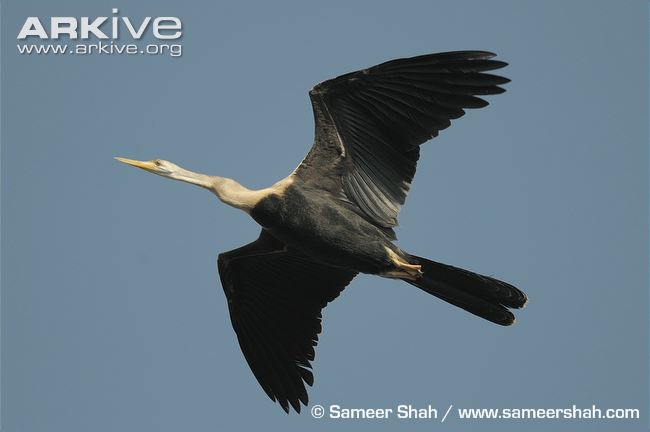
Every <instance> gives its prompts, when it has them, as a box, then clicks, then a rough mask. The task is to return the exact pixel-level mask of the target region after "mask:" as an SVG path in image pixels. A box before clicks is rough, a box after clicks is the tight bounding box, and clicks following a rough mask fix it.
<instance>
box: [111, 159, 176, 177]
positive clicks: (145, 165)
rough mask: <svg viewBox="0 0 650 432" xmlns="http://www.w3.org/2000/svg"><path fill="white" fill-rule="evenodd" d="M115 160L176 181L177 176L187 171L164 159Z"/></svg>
mask: <svg viewBox="0 0 650 432" xmlns="http://www.w3.org/2000/svg"><path fill="white" fill-rule="evenodd" d="M115 160H117V161H120V162H122V163H125V164H127V165H131V166H134V167H137V168H141V169H143V170H145V171H149V172H150V173H154V174H158V175H160V176H163V177H169V178H173V179H176V177H175V176H178V175H179V174H180V173H181V172H182V171H185V170H184V169H183V168H181V167H179V166H178V165H176V164H174V163H171V162H169V161H166V160H162V159H153V160H150V161H138V160H133V159H126V158H121V157H116V158H115Z"/></svg>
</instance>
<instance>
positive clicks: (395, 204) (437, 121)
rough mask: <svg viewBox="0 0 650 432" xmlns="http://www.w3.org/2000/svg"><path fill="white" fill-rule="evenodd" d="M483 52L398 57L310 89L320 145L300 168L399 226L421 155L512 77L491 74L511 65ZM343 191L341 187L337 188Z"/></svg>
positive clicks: (309, 178)
mask: <svg viewBox="0 0 650 432" xmlns="http://www.w3.org/2000/svg"><path fill="white" fill-rule="evenodd" d="M493 57H494V54H492V53H489V52H484V51H455V52H447V53H439V54H429V55H423V56H419V57H413V58H407V59H398V60H393V61H389V62H386V63H382V64H380V65H377V66H374V67H371V68H369V69H364V70H360V71H357V72H352V73H348V74H345V75H341V76H339V77H338V78H334V79H331V80H328V81H324V82H322V83H320V84H318V85H317V86H315V87H314V88H313V89H312V90H311V91H310V92H309V96H310V98H311V102H312V107H313V110H314V118H315V122H316V135H315V139H314V146H313V147H312V149H311V150H310V152H309V154H308V155H307V156H306V157H305V159H304V160H303V162H302V163H301V165H300V166H299V167H298V168H297V169H296V171H295V174H296V176H297V177H299V178H300V179H301V180H302V181H303V182H304V183H306V184H310V183H311V184H312V185H313V186H316V187H321V188H325V189H328V190H329V191H330V192H336V193H340V194H341V196H342V197H343V198H344V199H347V200H349V201H351V202H353V203H355V204H356V205H357V206H358V207H359V209H360V210H361V212H362V214H363V215H364V216H365V217H366V219H368V220H369V221H371V222H373V223H374V224H376V225H378V226H383V227H391V226H395V225H397V215H398V213H399V211H400V207H401V205H402V204H404V200H405V199H406V194H407V193H408V191H409V188H410V184H411V181H412V180H413V176H414V175H415V168H416V164H417V160H418V157H419V154H420V153H419V145H420V144H422V143H423V142H425V141H427V140H429V139H430V138H432V137H435V136H437V135H438V131H440V130H442V129H445V128H446V127H448V126H449V125H450V123H451V122H450V120H452V119H456V118H458V117H460V116H462V115H463V114H464V113H465V111H464V109H466V108H481V107H484V106H486V105H488V103H487V102H486V101H485V100H483V99H481V98H479V97H477V95H491V94H498V93H502V92H503V91H504V89H503V88H501V87H499V85H501V84H505V83H507V82H509V80H508V79H507V78H503V77H500V76H496V75H491V74H488V73H485V72H486V71H491V70H494V69H499V68H501V67H503V66H506V63H504V62H501V61H497V60H493V59H492V58H493ZM337 189H338V190H337Z"/></svg>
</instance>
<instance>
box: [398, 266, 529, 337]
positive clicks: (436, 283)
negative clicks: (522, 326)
mask: <svg viewBox="0 0 650 432" xmlns="http://www.w3.org/2000/svg"><path fill="white" fill-rule="evenodd" d="M409 261H411V262H414V261H415V262H417V264H420V265H421V266H422V268H421V270H422V275H421V276H420V277H419V278H418V279H416V280H409V279H403V280H404V281H406V282H408V283H410V284H411V285H415V286H416V287H418V288H420V289H421V290H423V291H426V292H428V293H429V294H433V295H434V296H436V297H438V298H441V299H442V300H444V301H446V302H448V303H451V304H453V305H454V306H458V307H460V308H463V309H465V310H466V311H468V312H471V313H473V314H474V315H477V316H480V317H481V318H485V319H486V320H489V321H492V322H493V323H496V324H500V325H504V326H507V325H510V324H513V323H514V322H515V317H514V315H513V314H512V312H510V311H509V310H508V308H516V309H518V308H521V307H523V306H524V305H525V304H526V302H527V301H528V298H527V297H526V294H525V293H524V292H523V291H520V290H519V289H517V288H515V287H514V286H512V285H510V284H508V283H506V282H502V281H500V280H497V279H494V278H491V277H489V276H483V275H480V274H477V273H472V272H471V271H468V270H463V269H460V268H457V267H452V266H450V265H446V264H441V263H438V262H435V261H430V260H428V259H426V258H421V257H418V256H415V255H411V260H409Z"/></svg>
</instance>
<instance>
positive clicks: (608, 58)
mask: <svg viewBox="0 0 650 432" xmlns="http://www.w3.org/2000/svg"><path fill="white" fill-rule="evenodd" d="M113 7H119V8H120V16H129V17H132V18H133V19H136V18H137V19H142V17H143V16H147V15H149V16H154V17H155V16H165V15H171V16H178V17H180V18H181V19H182V21H183V25H184V36H183V38H182V43H183V49H184V52H183V56H182V57H180V58H170V57H168V56H106V55H104V56H99V55H93V56H85V57H84V56H34V55H33V56H21V55H19V54H18V53H17V50H16V35H17V34H18V31H19V29H20V27H21V25H22V23H23V22H24V20H25V18H26V17H27V16H39V17H41V18H44V19H47V18H48V17H50V16H77V17H79V16H90V17H94V16H110V15H111V8H113ZM1 12H2V426H3V430H6V431H8V432H14V431H25V432H40V431H43V432H45V431H47V432H53V431H56V432H58V431H61V432H77V431H79V432H81V431H84V432H86V431H94V432H104V431H156V432H165V431H181V430H191V431H215V430H231V431H240V430H241V431H250V430H260V429H262V430H269V429H272V430H283V431H287V432H289V431H304V430H327V431H363V430H369V429H371V428H372V429H373V430H378V431H394V430H396V429H397V428H399V429H400V430H405V431H425V430H426V431H430V430H447V431H461V430H463V431H474V430H476V431H515V430H517V431H518V430H539V431H542V430H551V429H553V430H567V431H568V430H613V429H614V428H615V429H616V430H619V431H627V430H630V431H640V430H646V429H647V425H648V417H647V414H648V409H647V408H648V393H647V390H648V243H647V242H648V228H647V222H648V104H647V99H648V84H647V82H648V54H647V53H648V42H647V41H648V29H647V26H648V11H647V5H646V2H644V1H632V0H630V1H624V2H621V1H613V0H612V1H571V2H567V1H559V0H558V1H545V2H540V1H520V0H510V1H505V0H503V1H490V2H486V1H483V0H462V1H458V0H454V1H451V0H449V1H406V2H392V1H363V2H349V1H338V0H337V1H327V2H318V3H316V2H298V1H296V2H283V1H277V2H261V1H260V2H245V1H242V2H229V3H224V2H221V1H214V2H203V3H201V4H198V3H197V2H178V1H169V0H164V1H158V0H157V1H153V0H147V1H139V2H121V3H120V2H116V1H104V0H92V1H88V0H84V1H81V0H61V1H57V2H50V1H45V0H42V1H17V0H14V1H4V2H3V3H2V11H1ZM125 39H126V40H127V41H128V38H125ZM456 49H483V50H491V51H494V52H496V53H498V55H499V58H500V59H503V60H505V61H507V62H509V63H510V66H509V67H508V68H506V69H504V70H502V73H503V74H504V75H506V76H508V77H509V78H511V79H512V83H511V84H509V85H508V86H507V90H508V91H507V92H506V93H505V94H503V95H498V96H494V97H491V98H490V99H489V100H490V102H491V105H490V107H488V108H486V109H482V110H477V111H472V112H469V113H468V115H466V116H465V117H463V118H462V119H460V120H458V121H456V122H455V123H454V124H453V125H452V127H451V128H449V129H447V130H445V131H444V132H443V133H441V135H440V137H438V138H436V139H435V140H434V141H431V142H429V143H427V144H426V145H424V146H423V149H422V157H421V159H420V164H419V170H418V173H417V176H416V179H415V182H414V185H413V189H412V192H411V194H410V196H409V198H408V201H407V205H406V206H405V207H404V209H403V211H402V213H401V219H400V222H401V226H400V227H399V230H398V235H399V237H400V245H401V246H402V247H403V248H404V249H406V250H408V251H411V252H413V253H416V254H418V255H423V256H427V257H430V258H432V259H435V260H438V261H443V262H447V263H450V264H454V265H456V266H462V267H466V268H469V269H472V270H474V271H478V272H482V273H486V274H492V275H494V276H496V277H499V278H502V279H505V280H507V281H510V282H512V283H514V284H516V285H517V286H519V287H521V288H522V289H524V290H525V291H526V292H527V293H528V294H529V297H530V304H529V306H528V307H527V308H526V309H524V310H522V311H520V312H519V313H517V318H518V322H517V324H516V325H515V326H513V327H509V328H502V327H499V326H496V325H491V324H490V323H488V322H485V321H482V320H480V319H478V318H475V317H473V316H472V315H469V314H467V313H465V312H464V311H461V310H459V309H456V308H454V307H451V306H450V305H448V304H446V303H443V302H441V301H439V300H437V299H435V298H433V297H430V296H428V295H427V294H425V293H423V292H421V291H419V290H417V289H415V288H413V287H411V286H409V285H407V284H404V283H400V282H398V281H391V280H380V279H378V278H373V277H368V276H362V277H358V278H357V279H355V280H354V282H353V283H352V285H351V286H350V287H349V288H348V289H346V291H345V292H344V293H343V294H342V295H341V297H340V298H339V299H337V300H336V302H334V303H333V304H331V305H330V306H329V307H328V308H327V309H326V310H325V311H324V332H323V334H322V336H321V342H320V344H319V346H318V349H317V355H316V362H315V364H314V366H315V375H316V383H315V387H314V388H313V389H311V392H310V401H311V403H312V404H322V405H329V404H340V405H343V406H346V407H366V408H370V407H374V408H382V407H395V406H396V405H398V404H403V403H404V404H408V403H410V404H413V405H414V406H418V407H420V406H427V405H428V404H431V405H432V406H434V407H436V408H438V409H439V410H441V411H443V412H444V410H446V408H447V407H448V406H449V404H454V407H455V408H469V407H479V408H492V407H494V408H515V407H527V408H528V407H530V408H566V407H571V406H572V405H573V404H576V405H578V406H579V407H591V406H592V404H595V405H597V406H598V407H601V408H603V409H604V408H639V409H641V415H642V419H641V420H638V421H618V422H616V423H614V422H612V421H609V422H608V421H584V420H583V421H580V420H562V421H549V420H547V421H544V420H537V421H505V420H503V421H496V420H493V421H487V420H486V421H474V422H470V421H462V420H460V419H458V418H457V416H455V415H454V414H453V412H452V414H450V416H449V418H448V419H447V420H446V422H445V423H444V424H440V423H439V422H438V423H437V422H433V421H429V420H412V421H404V420H402V421H398V420H377V421H372V422H369V421H333V420H327V419H321V420H315V419H313V418H312V417H311V416H310V415H309V412H308V410H306V411H305V412H304V413H303V414H302V415H300V416H296V415H290V416H287V415H285V414H284V413H283V412H282V410H281V409H280V408H279V406H277V405H275V404H273V403H272V402H271V401H270V400H268V399H267V397H266V395H265V394H264V393H263V392H262V390H261V389H260V388H259V386H258V384H257V382H256V381H255V379H254V377H253V375H252V374H251V372H250V371H249V369H248V366H247V364H246V363H245V361H244V358H243V356H242V354H241V352H240V350H239V346H238V344H237V341H236V337H235V334H234V332H233V331H232V328H231V324H230V321H229V317H228V312H227V306H226V301H225V297H224V294H223V291H222V289H221V286H220V283H219V281H218V276H217V272H216V266H215V259H216V255H217V253H219V252H222V251H226V250H230V249H233V248H235V247H238V246H240V245H243V244H245V243H248V242H249V241H251V240H253V239H255V238H256V237H257V235H258V231H259V229H258V227H257V226H256V224H255V223H254V222H253V221H252V220H251V219H249V218H248V217H247V216H246V215H244V214H243V213H241V212H239V211H236V210H233V209H231V208H228V207H226V206H224V205H221V204H220V203H218V202H217V201H216V199H215V198H214V197H213V196H211V195H210V194H208V193H207V192H205V191H203V190H200V189H199V188H195V187H191V186H189V185H186V184H181V183H177V182H172V181H168V180H165V179H162V178H160V177H156V176H153V175H150V174H147V173H144V172H140V171H137V170H135V169H132V168H129V167H126V166H124V165H121V164H119V163H117V162H115V161H114V160H113V159H112V157H113V156H125V157H130V158H136V159H151V158H155V157H160V158H164V159H168V160H171V161H174V162H176V163H178V164H180V165H182V166H185V167H187V168H189V169H193V170H196V171H200V172H205V173H210V174H215V175H221V176H227V177H233V178H236V179H238V180H239V181H241V182H242V183H243V184H245V185H247V186H249V187H264V186H267V185H269V184H271V183H273V182H274V181H276V180H278V179H280V178H282V177H284V176H286V175H287V174H288V173H289V172H290V171H291V170H293V168H294V167H295V166H296V165H297V164H298V163H299V162H300V160H301V159H302V158H303V156H304V155H305V154H306V152H307V150H308V149H309V147H310V146H311V142H312V139H313V123H312V114H311V107H310V104H309V98H308V96H307V91H308V90H309V89H310V88H311V86H313V85H314V84H315V83H317V82H319V81H322V80H325V79H327V78H331V77H334V76H336V75H339V74H342V73H346V72H349V71H353V70H356V69H359V68H362V67H366V66H371V65H373V64H376V63H379V62H382V61H385V60H390V59H393V58H397V57H405V56H411V55H418V54H425V53H430V52H436V51H448V50H456Z"/></svg>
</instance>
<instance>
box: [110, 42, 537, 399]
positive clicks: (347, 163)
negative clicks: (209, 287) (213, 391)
mask: <svg viewBox="0 0 650 432" xmlns="http://www.w3.org/2000/svg"><path fill="white" fill-rule="evenodd" d="M492 57H494V54H492V53H488V52H484V51H457V52H448V53H439V54H429V55H424V56H419V57H413V58H408V59H399V60H393V61H389V62H386V63H382V64H380V65H377V66H374V67H372V68H368V69H363V70H360V71H357V72H352V73H349V74H345V75H341V76H339V77H337V78H334V79H331V80H328V81H325V82H323V83H320V84H318V85H317V86H315V87H314V88H313V89H312V90H311V91H310V92H309V95H310V98H311V102H312V108H313V111H314V118H315V123H316V132H315V138H314V145H313V146H312V148H311V150H310V151H309V153H308V154H307V156H306V157H305V158H304V160H303V161H302V162H301V164H300V165H299V166H298V167H297V168H296V169H295V170H294V171H293V172H292V173H291V174H290V175H289V176H287V177H286V178H285V179H283V180H281V181H279V182H277V183H275V184H274V185H272V186H270V187H268V188H264V189H261V190H250V189H248V188H246V187H244V186H242V185H241V184H239V183H238V182H236V181H234V180H231V179H226V178H222V177H217V176H209V175H205V174H198V173H193V172H191V171H188V170H185V169H183V168H181V167H179V166H177V165H175V164H173V163H171V162H167V161H162V160H153V161H148V162H140V161H134V160H129V159H122V158H117V159H118V160H120V161H122V162H125V163H127V164H130V165H134V166H137V167H139V168H143V169H145V170H147V171H150V172H153V173H155V174H158V175H162V176H165V177H168V178H172V179H175V180H180V181H185V182H188V183H192V184H195V185H198V186H201V187H203V188H205V189H208V190H210V191H211V192H213V193H214V194H215V195H216V196H217V197H218V198H219V199H220V200H221V201H222V202H224V203H226V204H228V205H230V206H232V207H235V208H237V209H240V210H243V211H245V212H246V213H248V214H249V215H250V216H251V217H252V218H253V219H254V220H255V221H256V222H258V223H259V224H260V225H261V227H262V231H261V233H260V234H259V237H258V239H257V240H255V241H253V242H251V243H249V244H247V245H245V246H242V247H240V248H237V249H234V250H232V251H229V252H224V253H221V254H219V257H218V269H219V275H220V278H221V282H222V285H223V289H224V292H225V294H226V297H227V299H228V308H229V311H230V317H231V321H232V324H233V328H234V330H235V332H236V334H237V338H238V340H239V344H240V347H241V349H242V352H243V354H244V357H245V358H246V361H247V362H248V364H249V366H250V368H251V370H252V371H253V374H254V375H255V377H256V378H257V380H258V382H259V383H260V385H261V386H262V388H263V389H264V391H265V392H266V393H267V395H268V396H269V397H270V398H271V399H272V400H274V401H278V402H279V403H280V405H281V406H282V407H283V408H284V409H285V411H287V412H288V411H289V406H290V405H291V406H292V407H293V408H294V409H295V410H296V411H298V412H299V411H300V403H301V402H302V403H303V404H305V405H306V404H307V403H308V398H307V392H306V389H305V383H306V384H308V385H312V383H313V375H312V373H311V370H310V369H311V361H312V360H313V359H314V346H315V345H316V343H317V341H318V334H319V333H320V331H321V310H322V309H323V308H324V307H325V306H326V305H327V303H328V302H330V301H332V300H333V299H335V298H336V297H337V296H338V295H339V293H340V292H341V291H342V290H343V289H344V288H345V287H346V286H347V285H348V284H349V283H350V281H351V280H352V279H353V278H354V277H355V276H356V275H357V274H358V273H367V274H373V275H378V276H382V277H389V278H395V279H401V280H403V281H405V282H407V283H409V284H411V285H414V286H416V287H418V288H420V289H421V290H423V291H425V292H427V293H429V294H432V295H434V296H436V297H439V298H441V299H443V300H445V301H447V302H449V303H451V304H453V305H455V306H458V307H460V308H462V309H465V310H467V311H469V312H471V313H472V314H474V315H477V316H479V317H481V318H484V319H486V320H489V321H492V322H494V323H497V324H501V325H510V324H512V323H513V322H514V316H513V315H512V313H511V312H510V311H509V310H508V309H509V308H520V307H522V306H523V305H524V304H525V303H526V301H527V298H526V295H525V294H524V293H523V292H522V291H520V290H518V289H517V288H515V287H514V286H512V285H510V284H508V283H505V282H502V281H500V280H498V279H494V278H492V277H488V276H483V275H480V274H477V273H473V272H471V271H468V270H463V269H460V268H456V267H452V266H449V265H446V264H441V263H437V262H435V261H431V260H428V259H426V258H422V257H419V256H416V255H412V254H409V253H407V252H405V251H404V250H402V249H401V248H400V247H398V246H397V244H396V240H397V236H396V234H395V231H394V230H393V227H394V226H396V225H397V215H398V213H399V210H400V208H401V206H402V204H404V201H405V199H406V195H407V193H408V191H409V188H410V184H411V181H412V180H413V176H414V175H415V168H416V164H417V161H418V159H419V156H420V152H419V149H420V147H419V146H420V145H421V144H422V143H424V142H426V141H427V140H429V139H430V138H432V137H435V136H437V134H438V132H439V131H440V130H442V129H445V128H446V127H448V126H449V125H450V123H451V120H453V119H456V118H458V117H461V116H462V115H463V114H464V113H465V111H464V110H465V109H467V108H481V107H484V106H486V105H487V102H485V101H484V100H483V99H481V98H480V97H477V96H483V95H491V94H498V93H502V92H503V91H504V90H503V89H502V88H501V87H499V85H502V84H505V83H507V82H508V81H509V80H508V79H506V78H503V77H500V76H497V75H491V74H489V73H485V72H486V71H490V70H493V69H498V68H501V67H503V66H505V65H506V64H505V63H503V62H500V61H497V60H493V59H492Z"/></svg>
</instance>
